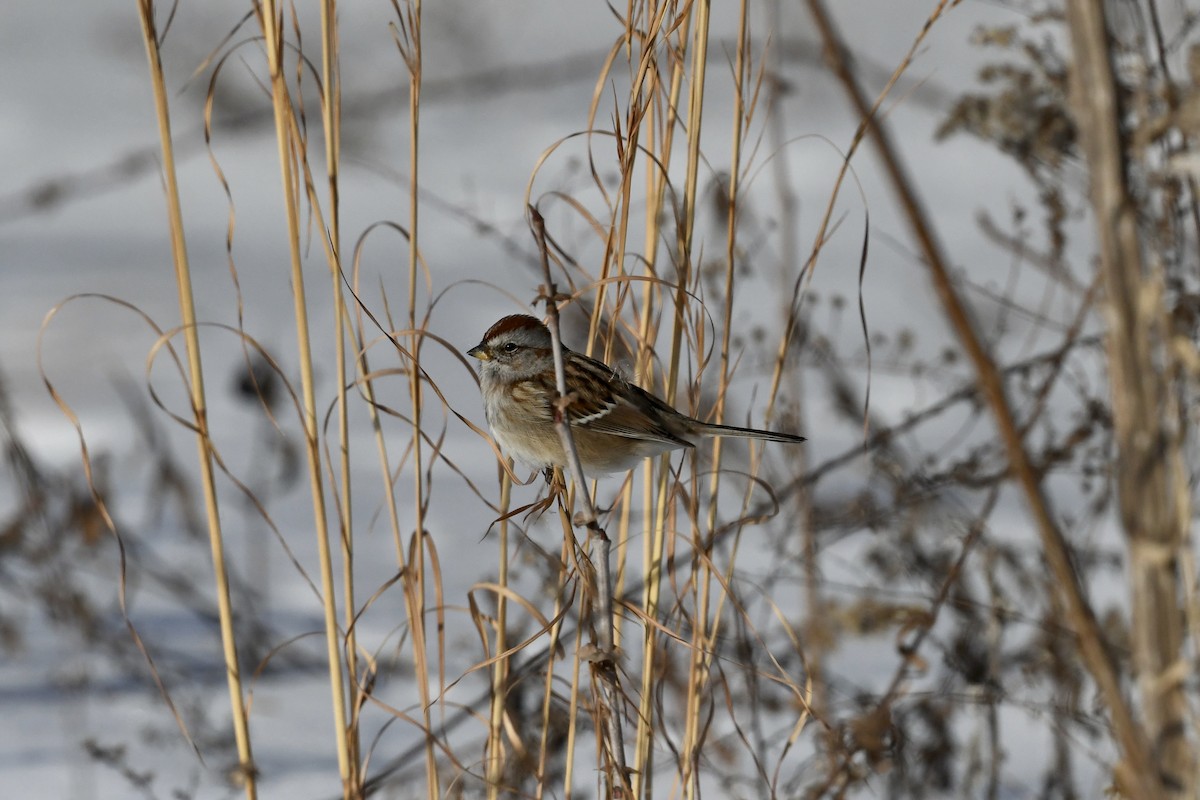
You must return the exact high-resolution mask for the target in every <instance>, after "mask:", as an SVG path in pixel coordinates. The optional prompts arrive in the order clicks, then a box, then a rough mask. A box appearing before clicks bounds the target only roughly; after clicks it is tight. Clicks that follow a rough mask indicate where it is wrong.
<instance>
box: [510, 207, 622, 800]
mask: <svg viewBox="0 0 1200 800" xmlns="http://www.w3.org/2000/svg"><path fill="white" fill-rule="evenodd" d="M529 214H530V218H531V220H532V223H533V231H534V235H535V236H536V238H537V243H538V249H539V250H540V251H541V254H542V276H543V278H544V279H545V281H546V282H545V284H544V285H543V286H542V287H541V293H540V297H541V299H543V300H545V302H546V327H547V328H549V329H550V347H551V351H552V352H553V354H554V379H555V386H556V388H557V390H558V397H557V398H556V399H555V401H554V427H555V429H556V430H557V431H558V435H559V438H560V439H562V445H563V452H564V453H565V454H566V457H567V465H568V466H569V467H570V471H571V479H572V480H573V481H574V483H575V497H576V498H577V499H578V500H579V502H580V503H582V505H583V511H582V513H581V514H580V517H581V519H580V520H579V522H580V523H582V525H583V527H585V528H587V531H588V538H589V539H594V540H595V541H596V543H597V544H598V545H599V549H600V552H599V555H598V558H597V559H596V564H595V566H596V583H597V584H598V585H597V587H596V606H597V615H598V616H599V620H598V624H597V625H596V636H597V639H598V641H597V646H598V648H599V653H598V654H597V657H596V658H595V659H593V660H592V668H593V670H594V671H595V673H596V675H597V676H598V677H599V679H600V685H601V687H603V690H604V695H605V702H606V704H607V706H608V713H607V715H606V719H605V722H606V723H607V725H606V728H607V730H606V733H607V737H608V751H609V752H608V755H609V758H610V760H611V764H612V767H613V768H614V769H615V772H616V775H613V774H612V772H613V770H610V771H609V796H617V791H618V787H619V789H620V791H621V792H622V793H624V794H625V796H627V797H628V796H631V791H632V790H631V788H630V786H629V775H628V773H627V771H626V769H625V743H624V734H623V732H622V730H621V719H622V716H623V715H622V713H621V709H622V708H623V703H622V699H621V688H620V684H619V678H618V676H617V670H616V662H615V659H616V653H614V652H613V599H612V587H613V582H612V573H611V570H610V565H609V557H610V552H611V550H612V541H611V540H610V539H609V538H608V535H607V534H606V533H605V532H604V529H603V528H601V527H600V522H599V520H598V519H597V517H596V506H595V504H594V503H593V502H592V497H591V494H589V493H588V491H587V476H586V475H585V474H584V472H583V463H582V462H581V461H580V460H579V451H578V450H576V448H575V439H574V437H573V436H572V435H571V425H570V423H569V422H568V421H567V420H568V418H567V408H568V407H569V406H570V405H571V403H572V402H573V401H574V399H575V398H574V395H573V394H572V393H569V392H568V391H567V375H566V370H565V369H564V367H563V346H562V338H561V336H560V334H559V329H558V297H557V295H558V292H557V290H556V289H555V286H554V281H553V279H552V277H551V274H550V255H549V250H548V248H547V247H546V221H545V220H544V219H542V215H541V214H539V213H538V211H537V209H535V208H533V207H532V206H531V207H530V208H529Z"/></svg>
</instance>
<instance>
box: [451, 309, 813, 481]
mask: <svg viewBox="0 0 1200 800" xmlns="http://www.w3.org/2000/svg"><path fill="white" fill-rule="evenodd" d="M467 355H469V356H473V357H475V358H477V359H479V360H480V362H481V366H480V370H479V388H480V391H481V392H482V393H483V407H484V412H485V413H486V414H487V421H488V425H489V426H490V427H491V429H492V434H493V435H494V436H495V437H496V441H497V442H499V444H500V446H501V447H502V448H503V449H504V450H505V451H506V452H507V453H508V454H509V455H511V456H512V457H513V458H515V459H516V460H518V461H521V462H524V463H526V464H529V465H530V466H533V467H538V468H547V467H562V466H565V464H566V455H565V453H564V451H563V447H562V442H561V440H560V439H559V436H558V431H556V430H555V428H554V399H555V397H556V395H557V392H556V389H555V378H554V356H553V353H552V352H551V348H550V331H549V330H548V329H547V328H546V326H545V325H543V324H542V323H541V322H540V321H538V320H537V319H534V318H533V317H530V316H527V315H525V314H516V315H513V316H510V317H505V318H504V319H502V320H500V321H499V322H497V323H496V324H495V325H493V326H492V327H491V328H489V329H488V332H487V333H485V334H484V335H483V341H481V342H480V343H479V344H478V345H476V346H475V347H472V348H471V349H470V350H468V351H467ZM563 365H564V368H565V370H566V378H567V391H568V393H572V394H574V398H573V399H572V402H571V403H570V405H569V406H567V417H568V419H569V421H570V423H571V434H572V437H573V438H574V440H575V448H576V449H577V450H578V451H579V460H580V461H581V462H583V468H584V471H585V472H587V473H588V474H589V475H597V474H606V473H611V472H621V471H624V470H628V469H632V468H633V467H635V466H636V465H637V463H638V462H639V461H641V460H642V459H643V458H646V457H648V456H655V455H658V454H660V453H665V452H667V451H668V450H678V449H679V448H682V447H695V446H696V442H697V441H699V440H701V439H706V438H709V437H712V436H738V437H742V438H745V439H765V440H767V441H772V442H793V443H796V442H803V441H804V437H803V436H793V435H792V434H790V433H773V432H771V431H760V430H755V429H753V428H735V427H733V426H730V425H713V424H710V423H707V422H701V421H700V420H697V419H692V418H691V417H689V416H686V415H684V414H680V413H679V412H678V411H676V410H675V409H673V408H671V407H670V406H669V405H667V404H666V403H664V402H663V401H662V400H659V399H658V398H657V397H655V396H654V395H652V394H650V393H649V392H647V391H645V390H644V389H641V388H639V387H637V386H635V385H633V384H632V383H629V382H628V381H626V380H624V379H623V378H621V376H620V375H618V374H617V372H616V370H614V369H612V368H611V367H608V366H605V365H604V364H603V363H601V362H599V361H596V360H595V359H593V358H588V357H587V356H583V355H580V354H579V353H576V352H573V351H571V350H568V349H567V348H566V347H564V348H563Z"/></svg>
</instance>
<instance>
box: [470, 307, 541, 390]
mask: <svg viewBox="0 0 1200 800" xmlns="http://www.w3.org/2000/svg"><path fill="white" fill-rule="evenodd" d="M531 322H532V323H536V324H522V325H520V326H516V327H509V328H507V329H505V330H500V331H498V332H495V333H493V332H492V331H489V332H488V333H491V334H492V335H491V336H490V337H486V338H485V339H484V340H483V341H482V342H480V343H479V344H478V345H476V346H475V347H472V348H471V349H470V350H468V351H467V355H469V356H473V357H474V358H478V359H479V360H480V361H481V362H483V363H482V365H481V367H480V374H481V375H482V376H483V377H484V378H485V379H491V380H495V379H503V380H509V381H513V380H521V379H524V378H528V377H531V376H533V375H535V374H537V373H538V372H539V371H541V370H542V369H543V368H544V365H545V364H546V360H547V359H548V358H549V357H550V332H549V331H547V330H546V328H545V326H543V325H541V324H540V323H537V322H536V320H531ZM497 327H498V326H497Z"/></svg>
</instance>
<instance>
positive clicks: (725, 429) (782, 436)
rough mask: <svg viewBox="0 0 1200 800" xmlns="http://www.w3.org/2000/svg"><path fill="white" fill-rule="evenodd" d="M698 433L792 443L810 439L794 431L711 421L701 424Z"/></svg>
mask: <svg viewBox="0 0 1200 800" xmlns="http://www.w3.org/2000/svg"><path fill="white" fill-rule="evenodd" d="M697 433H699V434H700V435H701V436H736V437H738V438H740V439H762V440H764V441H768V442H790V443H792V444H799V443H800V442H805V441H808V440H807V439H805V438H804V437H803V436H796V435H795V434H792V433H775V432H774V431H760V430H758V429H757V428H739V427H737V426H735V425H713V424H710V423H705V424H704V425H702V426H700V427H699V430H697Z"/></svg>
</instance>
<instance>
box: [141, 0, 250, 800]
mask: <svg viewBox="0 0 1200 800" xmlns="http://www.w3.org/2000/svg"><path fill="white" fill-rule="evenodd" d="M138 12H139V16H140V18H141V23H142V40H143V42H144V43H145V45H146V58H147V60H148V61H149V66H150V84H151V87H152V89H153V91H154V106H155V111H156V115H157V118H158V134H159V140H160V143H161V146H162V164H163V177H164V179H165V181H166V196H167V215H168V220H169V223H170V229H171V253H172V256H173V259H174V263H175V286H176V288H177V289H178V292H179V312H180V317H181V319H182V328H183V334H184V341H185V342H186V344H187V356H188V375H189V378H190V385H189V386H188V391H189V395H190V399H191V403H192V413H193V415H194V418H195V423H196V448H197V450H198V454H199V462H200V483H201V487H202V489H203V492H204V511H205V518H206V520H207V522H208V539H209V544H210V546H211V549H212V559H213V577H214V579H215V581H216V593H217V616H218V620H219V624H220V629H221V646H222V649H223V654H224V660H225V678H226V682H227V684H228V690H229V703H230V708H231V711H232V713H233V733H234V739H235V741H236V743H237V752H238V762H239V775H240V778H241V780H242V781H243V783H244V786H245V790H246V797H247V800H255V798H256V797H257V794H258V789H257V775H256V769H255V767H254V758H253V755H252V753H251V746H250V728H249V720H248V719H247V714H246V701H245V695H244V694H243V690H242V671H241V667H240V666H239V665H238V654H237V641H236V639H235V637H234V631H233V608H232V606H231V603H230V598H229V575H228V572H227V570H226V565H225V544H224V537H223V536H222V533H221V517H220V513H219V510H218V506H217V488H216V483H215V481H214V473H213V454H212V449H211V442H210V439H209V430H208V407H207V403H206V400H205V395H204V369H203V365H202V364H201V359H200V338H199V335H198V334H197V328H196V306H195V300H194V298H193V296H192V275H191V269H190V267H189V265H188V256H187V243H186V241H185V239H184V233H183V209H182V205H181V203H180V200H179V181H178V178H177V177H176V173H175V147H174V142H173V140H172V137H171V117H170V108H169V105H168V103H167V90H166V84H165V81H164V79H163V68H162V58H161V57H160V55H159V49H158V30H157V27H156V24H155V21H154V2H153V0H139V2H138Z"/></svg>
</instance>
